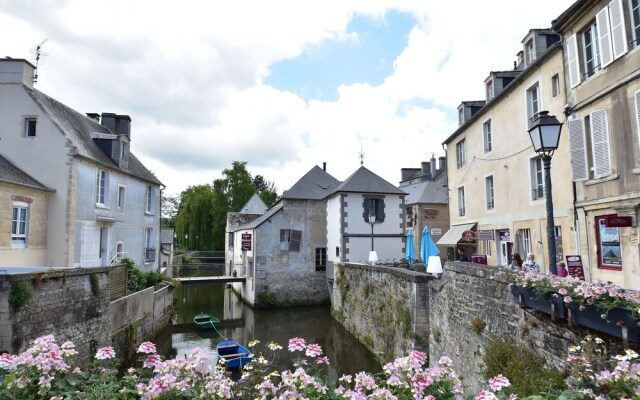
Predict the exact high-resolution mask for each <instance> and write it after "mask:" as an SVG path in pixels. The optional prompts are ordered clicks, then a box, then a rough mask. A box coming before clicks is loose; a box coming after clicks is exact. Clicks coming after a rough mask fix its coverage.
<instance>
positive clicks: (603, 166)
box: [589, 110, 611, 178]
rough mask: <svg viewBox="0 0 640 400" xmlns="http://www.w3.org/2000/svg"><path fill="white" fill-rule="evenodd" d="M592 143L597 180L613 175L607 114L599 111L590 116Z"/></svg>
mask: <svg viewBox="0 0 640 400" xmlns="http://www.w3.org/2000/svg"><path fill="white" fill-rule="evenodd" d="M589 119H590V126H591V142H592V146H593V149H592V150H593V167H594V169H595V174H594V176H595V177H596V178H598V177H602V176H606V175H609V174H610V173H611V150H610V148H609V127H608V126H607V113H606V111H605V110H597V111H594V112H592V113H591V114H590V118H589Z"/></svg>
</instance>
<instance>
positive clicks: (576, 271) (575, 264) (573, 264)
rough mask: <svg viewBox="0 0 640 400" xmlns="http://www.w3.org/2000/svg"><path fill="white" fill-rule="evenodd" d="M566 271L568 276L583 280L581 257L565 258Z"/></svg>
mask: <svg viewBox="0 0 640 400" xmlns="http://www.w3.org/2000/svg"><path fill="white" fill-rule="evenodd" d="M567 271H568V272H569V276H572V277H574V278H579V279H581V280H584V268H583V266H582V257H581V256H567Z"/></svg>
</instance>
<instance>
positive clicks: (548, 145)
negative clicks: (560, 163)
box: [528, 111, 562, 156]
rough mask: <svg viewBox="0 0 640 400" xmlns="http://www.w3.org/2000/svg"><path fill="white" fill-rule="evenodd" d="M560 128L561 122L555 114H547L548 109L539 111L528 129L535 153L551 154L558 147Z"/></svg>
mask: <svg viewBox="0 0 640 400" xmlns="http://www.w3.org/2000/svg"><path fill="white" fill-rule="evenodd" d="M561 130H562V124H561V123H560V122H559V121H558V119H557V118H556V117H555V116H553V115H549V112H548V111H540V112H539V113H538V115H537V118H536V119H535V120H533V121H532V123H531V126H530V127H529V131H528V132H529V137H530V138H531V144H532V145H533V149H534V150H535V151H536V153H538V154H540V155H543V156H551V155H552V154H553V152H554V151H555V150H556V149H557V148H558V144H559V142H560V131H561Z"/></svg>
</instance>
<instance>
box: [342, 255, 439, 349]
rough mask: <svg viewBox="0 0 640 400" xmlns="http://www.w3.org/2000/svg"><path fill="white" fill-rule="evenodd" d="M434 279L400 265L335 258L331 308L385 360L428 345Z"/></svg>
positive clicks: (344, 323) (427, 347) (352, 331)
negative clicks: (344, 260) (341, 260)
mask: <svg viewBox="0 0 640 400" xmlns="http://www.w3.org/2000/svg"><path fill="white" fill-rule="evenodd" d="M432 279H433V278H432V277H430V276H428V275H426V274H423V273H417V272H413V271H409V270H406V269H402V268H393V267H384V266H370V265H363V264H336V265H335V274H334V284H333V295H332V298H333V303H332V314H333V316H334V318H335V319H336V320H338V321H339V322H340V323H341V324H342V325H343V326H344V327H346V328H347V330H349V331H350V332H351V333H352V334H353V335H354V336H355V337H357V338H358V340H359V341H360V342H362V343H364V344H365V345H366V346H367V347H368V348H369V350H371V351H372V352H373V353H374V354H376V355H377V356H379V357H381V358H382V359H384V360H387V361H390V360H393V359H394V358H396V357H401V356H405V355H407V354H408V353H409V351H411V350H412V349H414V348H415V349H419V350H422V351H428V349H429V297H428V295H429V288H428V283H429V281H430V280H432Z"/></svg>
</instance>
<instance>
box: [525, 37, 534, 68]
mask: <svg viewBox="0 0 640 400" xmlns="http://www.w3.org/2000/svg"><path fill="white" fill-rule="evenodd" d="M525 56H526V62H527V65H529V64H531V63H532V62H533V60H535V59H536V48H535V47H534V45H533V39H531V40H529V41H528V42H527V44H526V45H525Z"/></svg>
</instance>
